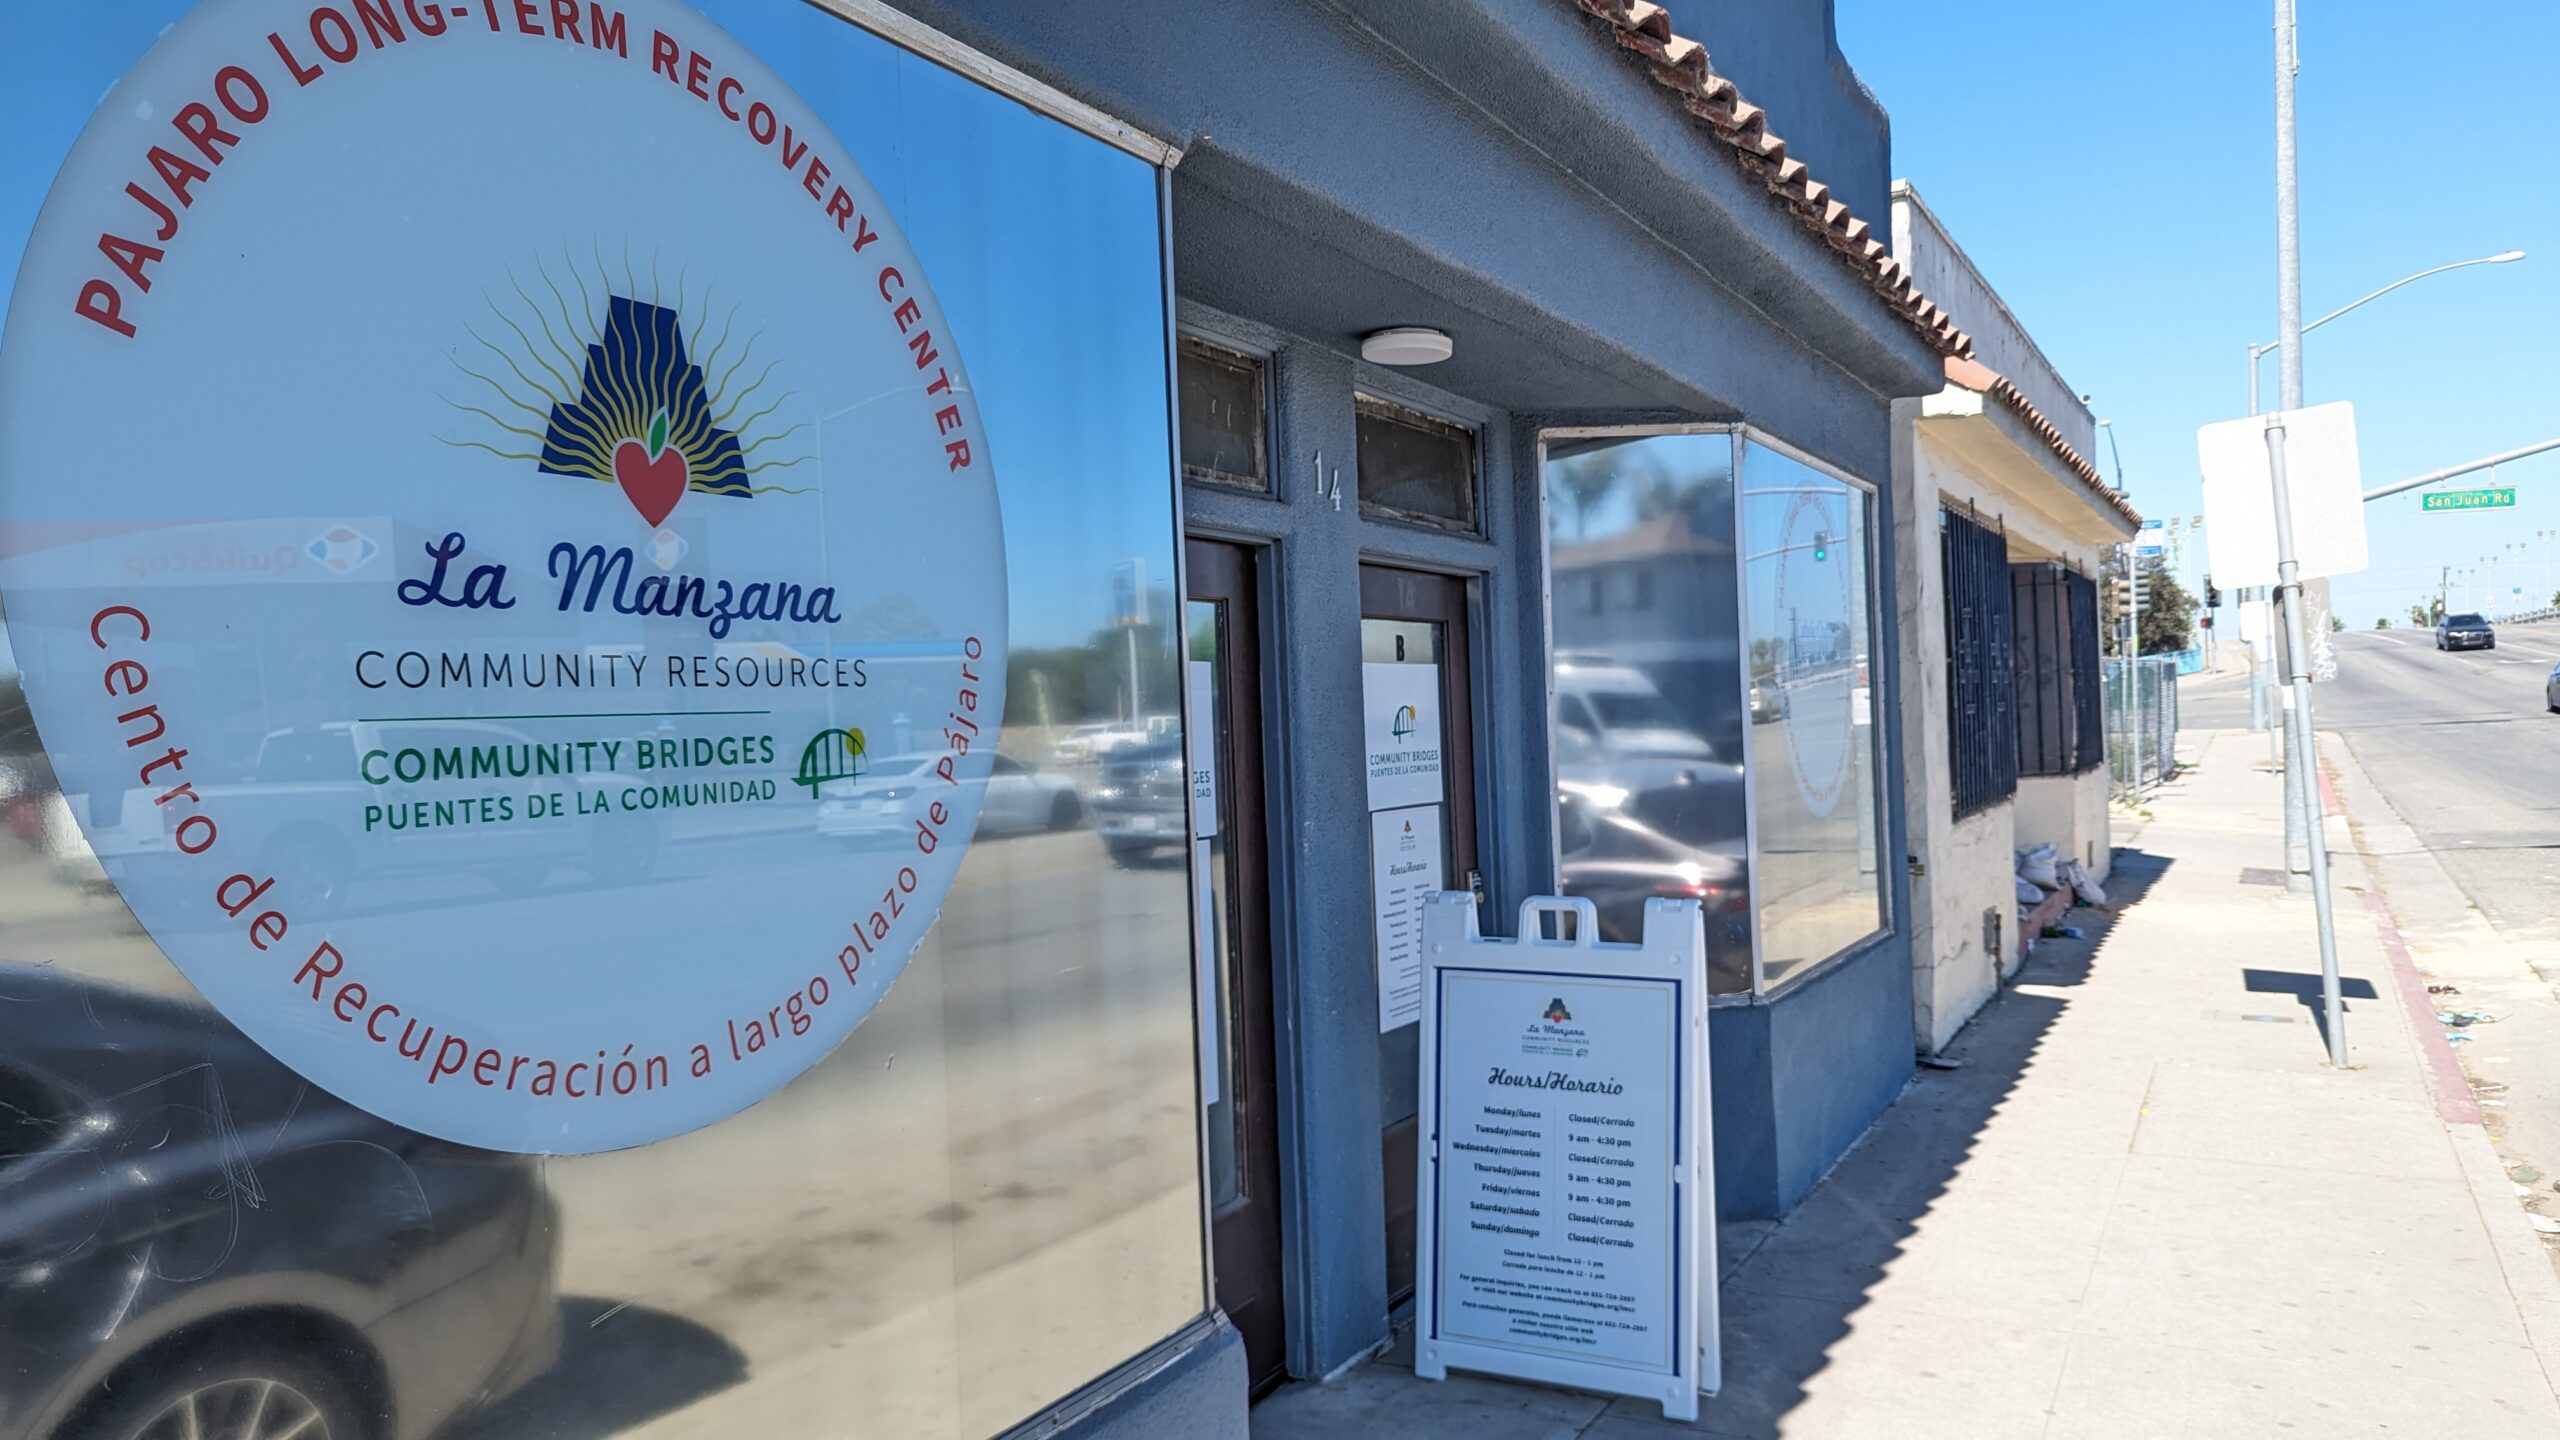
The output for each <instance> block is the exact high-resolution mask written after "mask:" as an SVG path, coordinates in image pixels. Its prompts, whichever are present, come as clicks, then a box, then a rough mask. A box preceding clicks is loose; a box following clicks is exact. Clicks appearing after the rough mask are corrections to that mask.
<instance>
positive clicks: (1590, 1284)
mask: <svg viewBox="0 0 2560 1440" xmlns="http://www.w3.org/2000/svg"><path fill="white" fill-rule="evenodd" d="M1550 920H1552V921H1553V922H1554V924H1553V926H1552V927H1550V926H1549V925H1548V923H1547V922H1548V921H1550ZM1568 927H1569V929H1568ZM1550 930H1552V934H1553V935H1554V936H1556V937H1561V938H1549V935H1550ZM1599 933H1600V914H1599V911H1598V910H1597V909H1595V908H1594V907H1593V906H1592V903H1591V902H1590V901H1588V900H1583V899H1567V898H1559V897H1554V896H1545V897H1539V898H1535V899H1531V900H1530V901H1528V902H1527V903H1525V904H1523V905H1522V906H1521V907H1520V938H1519V939H1517V940H1505V939H1499V938H1493V939H1488V938H1486V937H1485V936H1484V935H1482V934H1480V933H1479V931H1478V928H1477V924H1476V899H1475V896H1473V895H1472V894H1468V893H1465V892H1455V891H1452V892H1443V893H1441V894H1438V895H1434V896H1432V897H1431V899H1430V900H1429V901H1427V902H1425V904H1424V906H1423V921H1422V936H1423V947H1422V948H1423V952H1424V953H1423V964H1424V984H1423V1005H1422V1063H1421V1071H1422V1073H1421V1077H1420V1078H1421V1100H1422V1104H1421V1115H1422V1126H1423V1135H1422V1145H1421V1155H1420V1160H1421V1164H1420V1166H1419V1169H1420V1172H1421V1173H1420V1180H1419V1184H1420V1195H1419V1200H1420V1203H1421V1211H1420V1215H1421V1224H1420V1225H1419V1226H1418V1227H1417V1228H1418V1232H1419V1233H1418V1234H1417V1236H1416V1256H1415V1266H1414V1271H1415V1276H1416V1279H1417V1282H1418V1284H1419V1286H1420V1294H1419V1295H1418V1296H1417V1298H1416V1304H1415V1316H1416V1334H1415V1344H1414V1366H1413V1368H1414V1373H1415V1374H1417V1375H1419V1376H1421V1377H1422V1378H1424V1379H1426V1380H1441V1379H1446V1378H1447V1377H1448V1373H1449V1371H1450V1370H1451V1369H1453V1368H1454V1369H1460V1370H1473V1371H1477V1372H1480V1373H1485V1374H1493V1375H1510V1376H1515V1377H1518V1378H1520V1379H1524V1380H1534V1381H1538V1382H1541V1383H1543V1384H1549V1385H1564V1386H1571V1387H1573V1388H1576V1389H1582V1390H1594V1391H1601V1392H1604V1393H1608V1394H1615V1395H1629V1396H1638V1397H1642V1398H1644V1399H1649V1400H1654V1401H1657V1402H1659V1403H1660V1404H1661V1406H1662V1413H1663V1415H1664V1417H1665V1418H1667V1419H1673V1420H1694V1419H1696V1418H1697V1416H1698V1395H1699V1393H1700V1392H1701V1391H1705V1392H1708V1393H1713V1392H1714V1390H1715V1389H1716V1388H1717V1387H1718V1386H1719V1385H1720V1384H1721V1383H1722V1379H1723V1354H1722V1350H1721V1348H1720V1344H1719V1341H1718V1338H1717V1331H1718V1319H1717V1305H1716V1286H1715V1276H1716V1273H1717V1272H1716V1262H1715V1205H1714V1201H1713V1198H1712V1190H1713V1183H1714V1182H1713V1180H1712V1177H1711V1174H1710V1169H1709V1162H1708V1160H1707V1155H1708V1153H1709V1148H1710V1140H1709V1134H1708V1126H1709V1121H1708V1115H1707V1108H1708V1107H1707V1103H1706V1102H1707V1084H1706V1077H1707V1058H1706V1051H1707V1026H1706V1017H1707V993H1706V991H1707V984H1706V981H1707V969H1706V953H1707V946H1706V925H1705V912H1704V911H1703V910H1702V909H1700V907H1699V905H1698V903H1697V902H1696V901H1694V900H1676V901H1675V900H1664V899H1653V900H1648V901H1646V902H1645V907H1644V938H1643V941H1642V942H1641V943H1639V944H1634V945H1621V944H1609V943H1605V942H1603V941H1602V940H1601V939H1600V938H1599Z"/></svg>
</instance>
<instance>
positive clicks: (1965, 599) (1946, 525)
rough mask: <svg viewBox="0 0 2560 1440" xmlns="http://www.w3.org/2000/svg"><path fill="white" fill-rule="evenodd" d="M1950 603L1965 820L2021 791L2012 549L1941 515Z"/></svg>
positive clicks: (1987, 531) (1950, 667) (1981, 529)
mask: <svg viewBox="0 0 2560 1440" xmlns="http://www.w3.org/2000/svg"><path fill="white" fill-rule="evenodd" d="M1940 522H1941V523H1940V526H1939V542H1940V545H1941V546H1942V556H1943V559H1944V561H1945V572H1946V580H1947V584H1946V598H1947V745H1948V750H1949V759H1950V761H1951V762H1952V764H1953V769H1954V795H1955V813H1956V815H1957V816H1958V817H1959V818H1961V817H1963V816H1966V815H1970V814H1972V813H1974V812H1975V811H1977V810H1981V809H1984V808H1986V807H1988V806H1992V805H1996V804H1999V803H2000V802H2001V801H2003V800H2006V799H2008V798H2009V797H2010V796H2012V795H2015V794H2016V793H2017V792H2018V740H2019V737H2018V703H2017V673H2016V665H2017V659H2016V642H2015V641H2014V640H2013V638H2012V635H2011V621H2010V579H2009V545H2008V541H2007V539H2006V538H2005V537H2003V536H2002V535H2001V534H2000V533H1999V532H1998V531H1996V530H1993V529H1991V528H1990V527H1988V526H1985V525H1982V524H1979V523H1977V522H1975V521H1974V520H1972V519H1970V518H1968V517H1966V516H1963V515H1959V514H1956V513H1955V512H1954V511H1951V510H1950V511H1942V512H1940Z"/></svg>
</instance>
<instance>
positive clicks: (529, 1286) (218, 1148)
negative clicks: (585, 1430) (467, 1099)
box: [0, 965, 560, 1440]
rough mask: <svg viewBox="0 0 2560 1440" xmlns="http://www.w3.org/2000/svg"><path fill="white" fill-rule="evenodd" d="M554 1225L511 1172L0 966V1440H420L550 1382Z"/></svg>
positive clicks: (522, 1177)
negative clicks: (539, 1380) (533, 1384)
mask: <svg viewBox="0 0 2560 1440" xmlns="http://www.w3.org/2000/svg"><path fill="white" fill-rule="evenodd" d="M556 1230H557V1226H556V1223H555V1210H554V1205H553V1202H552V1200H551V1198H550V1196H549V1193H548V1192H547V1191H546V1190H545V1189H544V1187H543V1185H542V1182H541V1179H540V1176H539V1174H538V1172H537V1171H536V1169H535V1167H534V1164H533V1162H532V1161H530V1160H528V1159H526V1158H524V1157H521V1156H514V1155H500V1154H493V1153H491V1152H488V1151H483V1150H474V1149H470V1148H467V1147H464V1146H459V1145H452V1144H447V1143H445V1142H443V1141H440V1140H433V1139H429V1138H428V1137H426V1136H424V1135H420V1134H417V1133H415V1132H412V1131H408V1130H403V1129H401V1128H399V1127H397V1126H394V1125H391V1124H389V1123H387V1122H385V1121H382V1120H379V1119H376V1118H374V1117H373V1116H371V1115H368V1114H366V1113H364V1112H362V1111H360V1110H357V1109H355V1108H354V1107H352V1106H349V1105H347V1104H345V1103H343V1102H341V1101H339V1100H337V1099H334V1098H332V1097H331V1096H329V1095H327V1094H326V1093H324V1092H322V1091H320V1090H318V1089H316V1088H314V1087H313V1086H312V1085H310V1084H309V1083H308V1082H307V1081H304V1080H303V1079H302V1078H301V1077H299V1076H297V1075H295V1074H294V1073H293V1072H291V1071H289V1070H287V1069H286V1068H285V1067H283V1066H282V1065H280V1064H278V1063H276V1062H275V1061H274V1060H272V1059H270V1058H269V1057H268V1056H267V1055H266V1053H265V1052H264V1051H262V1050H260V1049H259V1048H258V1047H257V1046H256V1045H255V1044H253V1043H252V1042H250V1041H249V1040H248V1039H247V1038H246V1037H245V1036H243V1035H241V1034H240V1033H239V1032H238V1031H237V1030H235V1029H233V1028H232V1027H230V1026H229V1025H227V1024H225V1023H224V1022H223V1021H222V1020H221V1019H220V1018H219V1017H218V1016H216V1015H215V1014H214V1013H213V1012H212V1011H211V1010H209V1009H207V1008H206V1007H204V1006H203V1005H201V1004H196V1003H189V1002H183V1001H178V1000H173V999H168V998H163V997H159V996H152V995H144V994H140V993H137V992H134V991H130V990H124V989H120V988H116V987H112V986H107V985H102V984H99V983H96V982H94V981H89V980H86V979H82V978H78V977H73V976H68V975H64V974H62V973H60V972H58V971H56V970H53V969H50V968H30V967H25V966H16V965H9V966H0V1437H5V1440H282V1437H285V1436H288V1435H290V1436H294V1437H296V1440H420V1437H424V1436H426V1435H428V1434H430V1433H432V1432H434V1431H435V1430H436V1429H438V1428H439V1427H440V1426H443V1425H444V1424H446V1423H447V1422H448V1421H450V1420H452V1419H454V1418H456V1417H457V1416H459V1415H461V1414H463V1413H465V1412H467V1411H468V1410H470V1409H472V1408H474V1407H476V1406H479V1405H482V1404H485V1403H487V1402H488V1401H491V1400H494V1399H496V1398H498V1397H499V1396H502V1395H505V1394H507V1393H508V1392H510V1391H512V1390H514V1389H516V1388H517V1387H519V1386H521V1385H522V1384H523V1383H524V1382H525V1381H527V1380H530V1379H532V1378H533V1377H534V1376H535V1375H537V1374H539V1373H541V1372H542V1371H543V1370H545V1369H547V1368H549V1366H550V1365H551V1363H552V1361H553V1359H554V1357H555V1356H556V1355H557V1353H558V1348H559V1314H560V1306H559V1303H558V1296H557V1293H556V1283H557V1282H556V1278H555V1276H556V1268H557V1267H556V1263H555V1251H554V1245H555V1236H556Z"/></svg>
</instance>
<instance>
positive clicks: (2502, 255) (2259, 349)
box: [2249, 250, 2524, 415]
mask: <svg viewBox="0 0 2560 1440" xmlns="http://www.w3.org/2000/svg"><path fill="white" fill-rule="evenodd" d="M2523 258H2524V252H2523V251H2521V250H2501V251H2499V252H2498V253H2497V254H2495V255H2482V256H2479V257H2478V258H2476V259H2471V260H2456V261H2454V262H2453V263H2452V264H2450V265H2438V266H2436V267H2435V268H2434V269H2432V270H2421V271H2419V272H2418V273H2417V274H2415V275H2404V276H2402V277H2401V278H2399V279H2397V280H2394V281H2392V282H2391V283H2390V284H2388V285H2385V286H2383V287H2382V288H2381V289H2379V290H2376V291H2374V292H2373V293H2372V294H2370V295H2367V296H2365V297H2364V298H2363V299H2361V300H2352V301H2349V302H2348V303H2346V304H2344V305H2341V306H2339V307H2338V308H2337V309H2335V310H2332V311H2330V312H2329V313H2328V314H2326V315H2323V316H2321V317H2320V318H2319V319H2317V320H2314V321H2312V322H2311V323H2310V324H2308V325H2305V326H2303V327H2302V330H2301V333H2302V334H2305V335H2308V334H2310V333H2311V332H2312V331H2314V330H2317V329H2319V328H2320V327H2321V326H2323V325H2326V324H2328V323H2329V322H2330V321H2332V320H2335V319H2337V318H2338V317H2339V316H2341V315H2344V314H2346V313H2347V312H2348V311H2350V310H2354V309H2356V308H2358V307H2360V306H2364V305H2368V304H2371V303H2372V302H2374V301H2376V300H2379V299H2381V298H2382V297H2383V296H2385V295H2388V294H2390V293H2391V292H2392V291H2394V290H2397V289H2399V288H2400V287H2401V286H2403V285H2414V284H2416V283H2418V282H2419V281H2421V280H2424V279H2426V278H2427V277H2428V276H2430V275H2441V274H2443V273H2444V272H2446V271H2447V270H2464V269H2468V268H2470V267H2471V266H2474V265H2505V264H2508V263H2510V262H2512V261H2516V260H2521V259H2523ZM2280 348H2282V342H2281V341H2274V340H2271V341H2268V342H2267V343H2266V344H2264V345H2257V344H2252V345H2251V346H2250V347H2249V413H2250V414H2252V415H2255V414H2257V413H2258V362H2259V361H2260V360H2261V359H2263V358H2265V356H2266V355H2267V353H2268V352H2269V351H2272V350H2277V349H2280Z"/></svg>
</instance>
